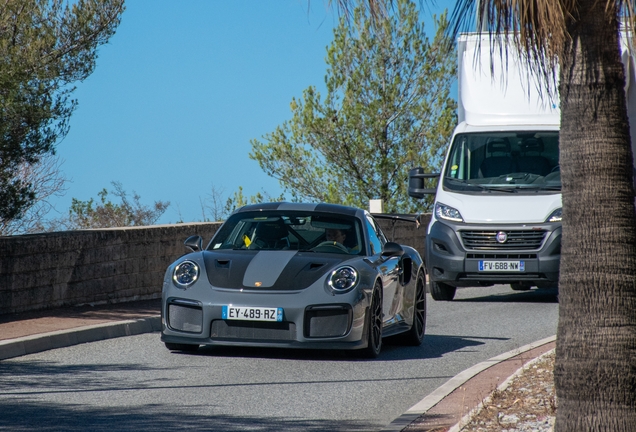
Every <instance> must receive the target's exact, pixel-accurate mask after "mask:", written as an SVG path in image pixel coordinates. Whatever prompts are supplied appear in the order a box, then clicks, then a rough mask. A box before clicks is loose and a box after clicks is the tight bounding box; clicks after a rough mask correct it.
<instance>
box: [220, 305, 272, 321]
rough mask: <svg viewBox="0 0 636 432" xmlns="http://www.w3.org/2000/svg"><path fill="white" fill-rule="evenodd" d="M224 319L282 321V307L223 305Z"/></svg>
mask: <svg viewBox="0 0 636 432" xmlns="http://www.w3.org/2000/svg"><path fill="white" fill-rule="evenodd" d="M223 319H224V320H242V321H274V322H281V321H283V308H264V307H250V306H232V305H228V306H223Z"/></svg>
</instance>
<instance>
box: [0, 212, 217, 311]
mask: <svg viewBox="0 0 636 432" xmlns="http://www.w3.org/2000/svg"><path fill="white" fill-rule="evenodd" d="M219 226H220V223H198V224H178V225H157V226H151V227H138V228H111V229H94V230H81V231H64V232H55V233H46V234H36V235H22V236H12V237H0V314H7V313H14V312H23V311H28V310H38V309H48V308H55V307H60V306H71V305H80V304H100V303H102V304H103V303H118V302H124V301H131V300H143V299H150V298H157V297H159V296H160V295H161V285H162V282H163V275H164V272H165V270H166V267H167V266H168V265H169V264H170V263H171V262H172V261H174V260H175V259H176V258H178V257H179V256H181V255H183V254H184V253H185V252H186V251H187V249H186V247H185V246H184V245H183V242H184V240H185V239H186V238H187V237H188V236H190V235H194V234H198V235H200V236H202V237H203V239H204V244H206V242H208V241H209V240H210V239H211V238H212V235H213V234H214V233H215V232H216V230H217V229H218V227H219Z"/></svg>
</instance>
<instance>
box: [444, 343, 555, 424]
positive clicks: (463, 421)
mask: <svg viewBox="0 0 636 432" xmlns="http://www.w3.org/2000/svg"><path fill="white" fill-rule="evenodd" d="M554 350H555V349H554V348H552V349H551V350H550V351H547V352H545V353H543V354H541V355H540V356H539V357H537V358H535V359H533V360H530V361H529V362H528V363H526V364H524V365H523V366H521V367H520V368H519V369H517V370H516V372H515V373H513V374H512V375H510V376H509V377H508V378H507V379H506V380H505V381H504V382H502V383H501V384H500V385H499V386H498V387H497V389H496V390H495V391H500V392H501V391H504V390H506V389H507V388H508V387H509V386H510V384H511V383H512V380H514V379H515V378H517V377H519V376H520V375H521V374H522V373H523V372H524V371H526V370H528V369H530V368H531V367H532V366H533V365H535V364H536V363H538V362H539V361H541V360H543V359H544V358H545V357H546V356H548V355H550V354H554ZM493 394H494V392H491V393H490V394H489V395H488V396H486V398H484V400H483V401H481V402H480V403H479V404H478V405H477V406H476V407H475V408H473V409H472V410H470V412H469V413H468V414H466V415H465V416H463V417H462V418H461V419H460V420H459V422H458V423H456V424H455V425H454V426H452V427H451V428H450V429H448V430H447V431H446V432H460V431H461V430H462V428H463V427H464V426H466V425H467V424H468V423H470V421H471V420H472V419H473V417H474V416H475V415H476V414H477V413H479V412H480V411H481V410H482V409H483V407H484V405H485V404H487V403H489V401H490V400H492V397H493Z"/></svg>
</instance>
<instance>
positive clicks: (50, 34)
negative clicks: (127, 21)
mask: <svg viewBox="0 0 636 432" xmlns="http://www.w3.org/2000/svg"><path fill="white" fill-rule="evenodd" d="M123 9H124V6H123V0H77V1H71V0H4V1H2V2H1V3H0V223H2V224H6V223H9V222H10V221H11V220H14V219H19V218H20V217H22V216H23V215H24V212H25V211H26V209H28V208H29V206H30V205H32V204H33V203H34V200H35V199H36V193H37V192H36V189H35V187H34V184H33V183H32V182H30V181H28V180H26V179H25V178H24V176H21V175H19V172H20V170H22V169H24V168H25V165H26V166H27V169H28V166H29V165H36V164H37V163H38V161H40V159H41V158H42V157H43V156H44V155H47V154H54V152H55V143H56V142H58V141H59V140H60V139H62V138H63V137H64V136H65V135H66V134H67V132H68V128H69V118H70V116H71V114H72V112H73V110H74V108H75V106H76V104H77V102H76V101H75V100H73V99H71V94H72V92H73V91H74V89H75V88H74V87H73V83H74V82H77V81H81V80H84V79H85V78H87V77H88V76H89V75H90V74H91V73H92V71H93V69H94V67H95V60H96V58H97V48H98V46H99V45H102V44H104V43H106V42H107V41H108V39H109V38H110V37H111V36H112V35H113V34H114V32H115V29H116V28H117V26H118V25H119V22H120V18H121V14H122V12H123Z"/></svg>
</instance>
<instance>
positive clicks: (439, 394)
mask: <svg viewBox="0 0 636 432" xmlns="http://www.w3.org/2000/svg"><path fill="white" fill-rule="evenodd" d="M555 340H556V335H555V336H550V337H547V338H545V339H541V340H538V341H536V342H532V343H530V344H528V345H524V346H522V347H519V348H516V349H514V350H512V351H508V352H506V353H503V354H500V355H498V356H495V357H492V358H490V359H488V360H486V361H483V362H481V363H477V364H476V365H474V366H471V367H470V368H468V369H466V370H464V371H462V372H460V373H458V374H457V375H455V376H454V377H453V378H451V379H449V380H448V381H446V382H445V383H444V384H442V385H441V386H439V387H438V388H437V389H435V390H433V392H431V393H430V394H429V395H428V396H426V397H425V398H424V399H422V400H421V401H419V402H418V403H417V404H415V405H413V406H412V407H411V408H409V409H408V410H407V411H406V412H405V413H404V414H402V415H401V416H399V417H398V418H396V419H395V420H393V421H392V422H391V423H389V425H388V426H386V427H385V428H384V429H382V431H381V432H399V431H401V430H402V429H404V428H405V427H407V426H408V425H409V424H411V423H412V422H413V421H415V420H416V419H417V418H419V417H420V416H421V415H423V414H425V413H426V412H427V411H428V410H430V409H431V408H433V407H434V406H435V405H437V404H438V403H440V402H441V401H442V400H443V399H444V398H445V397H446V396H448V395H449V394H451V393H452V392H453V391H455V390H456V389H458V388H459V387H461V386H462V385H464V384H465V383H466V382H467V381H468V380H469V379H471V378H473V377H474V376H475V375H477V374H479V373H480V372H483V371H485V370H486V369H488V368H490V367H492V366H494V365H496V364H498V363H501V362H503V361H505V360H508V359H510V358H512V357H515V356H517V355H519V354H523V353H524V352H527V351H530V350H533V349H535V348H538V347H540V346H543V345H545V344H548V343H551V342H554V341H555Z"/></svg>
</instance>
